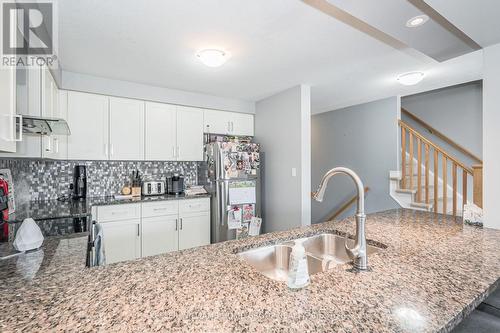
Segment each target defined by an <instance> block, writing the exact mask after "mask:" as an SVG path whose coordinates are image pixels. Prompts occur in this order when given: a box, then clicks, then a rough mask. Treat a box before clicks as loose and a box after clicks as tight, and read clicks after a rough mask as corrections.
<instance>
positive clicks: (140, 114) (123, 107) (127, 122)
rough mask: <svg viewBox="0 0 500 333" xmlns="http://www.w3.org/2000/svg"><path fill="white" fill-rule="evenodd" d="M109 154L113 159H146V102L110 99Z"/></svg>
mask: <svg viewBox="0 0 500 333" xmlns="http://www.w3.org/2000/svg"><path fill="white" fill-rule="evenodd" d="M109 154H110V155H109V156H110V159H111V160H143V159H144V102H143V101H139V100H134V99H127V98H116V97H111V98H110V99H109Z"/></svg>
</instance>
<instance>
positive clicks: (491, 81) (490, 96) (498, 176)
mask: <svg viewBox="0 0 500 333" xmlns="http://www.w3.org/2000/svg"><path fill="white" fill-rule="evenodd" d="M483 163H484V165H483V172H484V173H483V209H484V226H485V227H489V228H495V229H500V204H499V200H500V44H496V45H493V46H490V47H488V48H486V49H484V69H483Z"/></svg>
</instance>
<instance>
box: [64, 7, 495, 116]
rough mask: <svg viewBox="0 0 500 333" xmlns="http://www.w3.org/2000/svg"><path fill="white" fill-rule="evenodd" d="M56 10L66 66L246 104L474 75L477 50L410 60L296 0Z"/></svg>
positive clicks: (399, 90)
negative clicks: (308, 91)
mask: <svg viewBox="0 0 500 333" xmlns="http://www.w3.org/2000/svg"><path fill="white" fill-rule="evenodd" d="M358 1H361V0H358ZM370 1H371V0H370ZM398 1H401V0H398ZM446 1H447V0H444V1H443V2H446ZM454 1H456V0H454ZM484 1H486V0H484ZM492 1H493V0H492ZM494 1H496V0H494ZM461 2H462V1H461ZM464 2H467V1H465V0H464ZM499 2H500V1H499ZM59 13H60V15H59V59H60V61H61V66H62V68H63V69H64V70H67V71H72V72H78V73H85V74H91V75H96V76H100V77H106V78H111V79H119V80H127V81H133V82H138V83H144V84H149V85H154V86H160V87H168V88H174V89H183V90H188V91H194V92H201V93H206V94H211V95H217V96H224V97H232V98H238V99H242V100H247V101H257V100H260V99H262V98H265V97H267V96H270V95H273V94H274V93H276V92H279V91H282V90H284V89H286V88H289V87H291V86H294V85H297V84H300V83H304V84H310V85H311V86H312V99H313V100H312V109H313V112H321V111H328V110H333V109H336V108H338V107H342V106H346V105H350V104H354V103H357V102H360V101H368V100H373V99H377V98H379V97H380V98H382V97H385V95H387V96H391V95H396V94H405V92H406V91H407V89H404V88H403V87H401V86H398V85H397V84H396V83H395V81H394V79H395V76H396V75H397V74H398V73H401V72H407V71H411V70H420V69H425V70H429V74H428V77H427V78H426V80H425V81H424V84H421V85H420V87H424V86H425V84H427V85H429V86H433V85H434V86H435V85H436V84H437V83H436V82H456V81H459V82H460V81H461V82H464V81H466V80H469V79H471V80H474V79H477V78H479V77H480V63H481V57H480V56H477V53H475V54H476V55H474V54H473V55H472V56H470V55H469V56H465V57H461V59H459V60H458V63H459V65H457V60H456V59H455V60H452V63H451V65H450V64H448V65H447V64H446V63H442V64H439V63H437V62H436V61H434V60H432V59H430V58H428V57H413V56H411V55H409V54H408V53H407V52H403V51H399V50H396V49H394V48H392V47H390V46H388V45H386V44H384V43H382V42H380V41H378V40H376V39H374V38H372V37H370V36H368V35H366V34H364V33H363V32H360V31H358V30H356V29H354V28H352V27H350V26H348V25H346V24H344V23H342V22H340V21H338V20H336V19H335V18H332V17H330V16H328V15H326V14H324V13H323V12H321V11H318V10H316V9H315V8H313V7H310V6H309V5H307V4H305V3H304V2H302V1H299V0H253V1H234V0H189V1H185V0H168V1H161V0H156V1H154V0H141V1H139V2H138V1H137V0H135V1H132V0H85V1H81V0H64V1H59ZM213 47H215V48H223V49H225V50H227V51H229V52H230V53H231V54H232V58H231V59H230V60H229V61H228V62H227V63H226V64H225V65H224V66H222V67H220V68H215V69H214V68H208V67H205V66H204V65H202V64H200V63H199V62H198V61H197V59H196V57H195V53H196V51H197V50H200V49H203V48H213ZM461 62H463V64H461ZM478 64H479V65H478ZM425 82H426V83H425ZM433 82H434V83H433ZM459 82H457V83H459ZM412 92H413V91H412Z"/></svg>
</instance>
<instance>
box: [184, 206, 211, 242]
mask: <svg viewBox="0 0 500 333" xmlns="http://www.w3.org/2000/svg"><path fill="white" fill-rule="evenodd" d="M208 244H210V199H209V198H200V199H189V200H183V201H180V202H179V250H184V249H188V248H191V247H195V246H202V245H208Z"/></svg>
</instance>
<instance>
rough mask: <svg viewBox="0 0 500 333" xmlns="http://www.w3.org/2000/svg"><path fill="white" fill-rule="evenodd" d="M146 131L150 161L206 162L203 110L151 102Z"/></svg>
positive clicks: (147, 105)
mask: <svg viewBox="0 0 500 333" xmlns="http://www.w3.org/2000/svg"><path fill="white" fill-rule="evenodd" d="M145 127H146V148H145V149H146V154H145V159H146V160H167V161H202V160H203V110H201V109H197V108H191V107H183V106H176V105H168V104H159V103H150V102H147V103H146V126H145Z"/></svg>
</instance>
